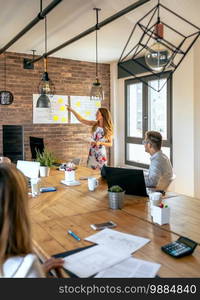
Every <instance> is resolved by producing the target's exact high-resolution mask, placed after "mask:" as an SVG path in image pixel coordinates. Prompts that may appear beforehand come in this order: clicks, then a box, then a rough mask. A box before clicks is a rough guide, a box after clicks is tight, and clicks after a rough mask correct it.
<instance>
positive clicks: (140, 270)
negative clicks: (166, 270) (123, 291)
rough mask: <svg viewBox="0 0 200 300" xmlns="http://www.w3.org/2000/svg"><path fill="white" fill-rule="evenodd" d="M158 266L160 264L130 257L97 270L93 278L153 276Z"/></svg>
mask: <svg viewBox="0 0 200 300" xmlns="http://www.w3.org/2000/svg"><path fill="white" fill-rule="evenodd" d="M160 267H161V265H160V264H157V263H153V262H149V261H146V260H142V259H137V258H133V257H130V258H127V259H125V260H123V261H121V262H120V263H118V264H116V265H114V266H112V267H110V268H107V269H105V270H103V271H101V272H99V273H98V274H97V275H96V276H95V278H133V277H134V278H153V277H155V275H156V273H157V272H158V270H159V268H160Z"/></svg>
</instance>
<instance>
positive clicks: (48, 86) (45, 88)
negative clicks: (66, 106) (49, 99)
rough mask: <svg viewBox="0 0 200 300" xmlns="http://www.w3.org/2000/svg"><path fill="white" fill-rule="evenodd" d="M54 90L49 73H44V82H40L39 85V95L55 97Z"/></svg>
mask: <svg viewBox="0 0 200 300" xmlns="http://www.w3.org/2000/svg"><path fill="white" fill-rule="evenodd" d="M54 90H55V87H54V84H53V83H52V81H51V80H50V79H49V75H48V73H47V72H44V73H43V75H42V80H41V81H40V84H39V93H40V94H49V95H53V94H54Z"/></svg>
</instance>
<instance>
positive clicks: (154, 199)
mask: <svg viewBox="0 0 200 300" xmlns="http://www.w3.org/2000/svg"><path fill="white" fill-rule="evenodd" d="M149 200H150V203H151V205H152V206H159V204H160V203H161V200H162V194H161V193H160V192H153V193H150V194H149Z"/></svg>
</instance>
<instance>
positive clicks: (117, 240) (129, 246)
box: [85, 228, 150, 254]
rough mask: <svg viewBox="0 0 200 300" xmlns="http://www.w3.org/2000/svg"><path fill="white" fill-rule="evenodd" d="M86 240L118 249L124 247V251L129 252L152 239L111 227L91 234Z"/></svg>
mask: <svg viewBox="0 0 200 300" xmlns="http://www.w3.org/2000/svg"><path fill="white" fill-rule="evenodd" d="M85 240H86V241H90V242H93V243H95V244H99V245H106V246H109V247H111V248H113V249H117V250H118V249H122V250H123V251H124V252H126V253H129V254H131V253H132V252H135V251H137V250H138V249H140V248H141V247H143V246H144V245H145V244H147V243H148V242H150V239H147V238H143V237H140V236H137V235H133V234H127V233H123V232H119V231H116V230H114V229H109V228H106V229H103V230H101V231H99V232H98V233H95V234H93V235H90V236H89V237H87V238H85Z"/></svg>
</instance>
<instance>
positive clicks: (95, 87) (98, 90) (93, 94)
mask: <svg viewBox="0 0 200 300" xmlns="http://www.w3.org/2000/svg"><path fill="white" fill-rule="evenodd" d="M103 98H104V93H103V88H102V85H101V83H100V82H99V80H98V79H96V81H95V82H93V84H92V87H91V90H90V100H93V101H102V100H103Z"/></svg>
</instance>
